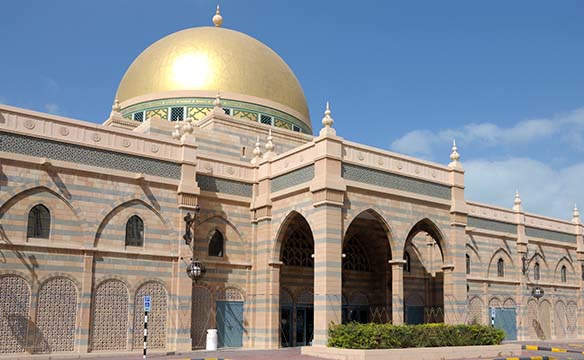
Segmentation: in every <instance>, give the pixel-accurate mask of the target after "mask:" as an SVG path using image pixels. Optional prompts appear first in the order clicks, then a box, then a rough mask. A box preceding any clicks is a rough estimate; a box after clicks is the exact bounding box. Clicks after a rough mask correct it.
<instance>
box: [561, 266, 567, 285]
mask: <svg viewBox="0 0 584 360" xmlns="http://www.w3.org/2000/svg"><path fill="white" fill-rule="evenodd" d="M560 278H561V280H562V282H563V283H565V282H566V265H562V269H561V270H560Z"/></svg>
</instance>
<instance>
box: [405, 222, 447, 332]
mask: <svg viewBox="0 0 584 360" xmlns="http://www.w3.org/2000/svg"><path fill="white" fill-rule="evenodd" d="M443 266H444V239H443V237H442V235H441V233H440V231H439V229H438V228H437V226H436V225H435V224H434V223H433V222H431V221H430V220H428V219H424V220H421V221H419V222H418V223H416V224H415V225H414V226H413V227H412V229H411V230H410V231H409V233H408V236H407V237H406V242H405V246H404V269H403V270H404V271H403V286H404V288H403V292H404V297H403V298H404V322H405V323H406V324H422V323H436V322H444V271H443V269H442V267H443Z"/></svg>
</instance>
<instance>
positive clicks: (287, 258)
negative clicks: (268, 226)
mask: <svg viewBox="0 0 584 360" xmlns="http://www.w3.org/2000/svg"><path fill="white" fill-rule="evenodd" d="M282 246H283V247H284V248H283V250H282V262H283V263H284V265H290V266H302V267H314V259H313V258H312V254H313V252H314V241H313V240H312V239H311V238H310V237H309V236H308V234H306V233H305V232H303V231H300V230H299V229H296V230H294V231H293V232H292V233H291V234H290V236H289V237H288V238H287V239H286V241H285V242H284V244H283V245H282Z"/></svg>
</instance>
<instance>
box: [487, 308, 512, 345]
mask: <svg viewBox="0 0 584 360" xmlns="http://www.w3.org/2000/svg"><path fill="white" fill-rule="evenodd" d="M494 310H495V327H496V328H497V329H502V330H503V331H505V340H517V314H516V312H515V308H494ZM491 311H492V310H491Z"/></svg>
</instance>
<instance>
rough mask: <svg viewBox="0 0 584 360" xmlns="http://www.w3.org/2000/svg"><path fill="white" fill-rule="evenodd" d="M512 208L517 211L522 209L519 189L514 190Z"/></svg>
mask: <svg viewBox="0 0 584 360" xmlns="http://www.w3.org/2000/svg"><path fill="white" fill-rule="evenodd" d="M513 210H515V211H517V212H519V211H523V206H521V196H519V190H515V200H513Z"/></svg>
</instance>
